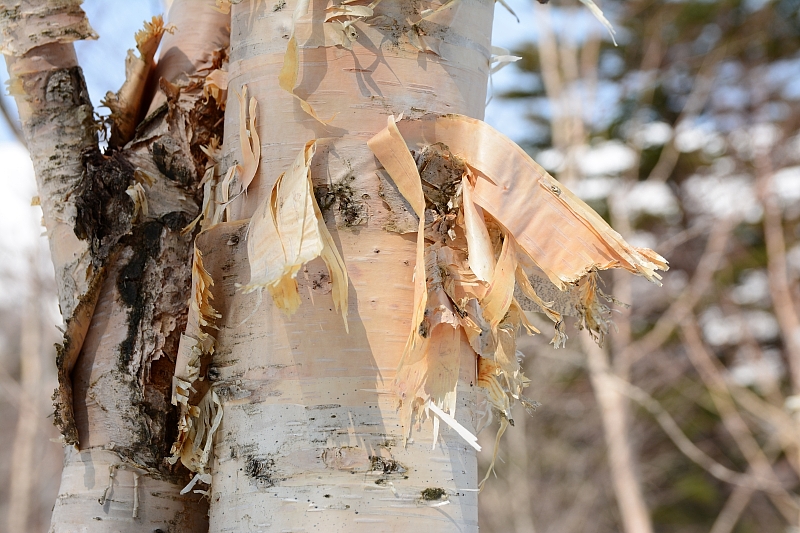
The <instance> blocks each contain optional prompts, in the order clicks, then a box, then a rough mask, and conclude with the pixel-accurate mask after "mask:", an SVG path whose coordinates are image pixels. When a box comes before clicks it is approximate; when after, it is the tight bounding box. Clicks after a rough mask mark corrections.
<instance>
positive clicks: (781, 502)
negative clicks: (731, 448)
mask: <svg viewBox="0 0 800 533" xmlns="http://www.w3.org/2000/svg"><path fill="white" fill-rule="evenodd" d="M681 333H682V336H683V340H684V342H685V344H686V347H687V348H688V349H687V350H686V353H687V355H688V356H689V360H690V361H691V362H692V364H693V365H694V367H695V370H697V373H698V374H699V375H700V379H702V380H703V383H704V384H705V386H706V388H707V389H708V392H709V393H710V395H711V400H712V401H713V402H714V405H715V407H716V409H717V412H718V413H719V415H720V417H721V418H722V424H723V425H724V426H725V429H727V430H728V433H730V435H731V437H733V440H734V442H735V443H736V446H737V447H738V448H739V450H740V451H741V452H742V455H743V456H744V458H745V459H746V460H747V463H748V464H749V465H750V468H752V469H753V472H754V473H755V474H756V475H757V476H758V477H760V478H763V479H770V480H771V482H772V483H773V484H774V485H775V486H780V485H781V482H780V480H779V479H778V477H777V476H776V475H775V472H774V471H773V470H772V465H771V463H770V461H769V459H767V456H766V455H765V454H764V451H763V450H762V449H761V446H760V445H759V444H758V442H757V441H756V439H755V437H753V434H752V432H751V431H750V428H749V427H748V426H747V423H746V422H745V421H744V419H743V418H742V416H741V414H740V413H739V411H738V410H737V409H736V404H735V403H734V401H733V398H732V397H731V394H730V392H729V391H728V387H727V385H726V383H725V379H724V378H723V377H722V374H721V373H720V372H719V371H718V369H717V368H716V366H715V365H714V363H713V358H712V357H711V354H710V353H708V350H707V348H706V345H705V343H704V342H703V340H702V337H701V336H700V328H699V327H698V325H697V322H696V320H695V319H694V317H692V318H689V317H687V318H686V319H685V320H683V321H682V322H681ZM772 500H773V503H775V507H777V508H778V510H779V511H780V512H781V514H783V516H784V518H786V520H787V521H789V523H790V524H792V525H796V522H797V511H798V505H797V502H796V501H795V499H794V497H793V496H792V495H791V494H789V493H788V492H787V491H785V490H784V491H783V494H773V495H772Z"/></svg>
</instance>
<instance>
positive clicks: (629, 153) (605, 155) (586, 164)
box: [578, 140, 636, 176]
mask: <svg viewBox="0 0 800 533" xmlns="http://www.w3.org/2000/svg"><path fill="white" fill-rule="evenodd" d="M634 164H636V153H635V152H634V151H633V149H631V147H629V146H628V145H626V144H623V143H622V142H620V141H616V140H613V141H606V142H602V143H599V144H597V145H595V146H592V147H589V148H588V149H586V150H585V151H584V152H583V153H582V154H580V155H579V156H578V166H579V167H580V169H581V172H583V174H584V175H586V176H609V175H614V174H619V173H621V172H624V171H626V170H629V169H631V168H633V165H634Z"/></svg>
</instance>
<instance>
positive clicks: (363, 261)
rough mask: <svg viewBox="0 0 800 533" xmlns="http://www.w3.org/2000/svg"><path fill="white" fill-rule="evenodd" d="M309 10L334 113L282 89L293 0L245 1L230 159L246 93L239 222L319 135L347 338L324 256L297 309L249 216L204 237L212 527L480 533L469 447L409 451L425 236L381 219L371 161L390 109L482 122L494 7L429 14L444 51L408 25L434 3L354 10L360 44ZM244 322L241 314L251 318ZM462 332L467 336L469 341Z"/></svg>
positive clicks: (468, 374) (471, 365)
mask: <svg viewBox="0 0 800 533" xmlns="http://www.w3.org/2000/svg"><path fill="white" fill-rule="evenodd" d="M312 4H313V5H312V6H311V8H310V12H309V15H308V16H306V17H303V18H301V19H300V21H299V23H298V25H297V28H296V35H297V38H298V43H299V45H300V47H301V50H300V54H299V57H300V75H299V80H300V82H299V85H298V87H296V89H295V93H296V94H298V95H299V96H301V97H302V98H304V99H307V100H308V102H309V103H310V104H311V105H312V106H313V107H314V108H315V110H316V112H317V114H318V115H319V116H320V117H323V118H324V119H328V118H330V117H332V116H334V115H335V118H334V119H333V120H332V121H331V122H330V125H329V126H324V125H322V124H321V123H320V122H318V121H317V120H315V119H314V118H312V117H311V116H309V115H308V114H306V113H305V112H304V111H303V110H302V109H301V107H300V104H299V102H298V101H297V100H296V99H295V98H293V97H292V96H291V95H290V94H288V93H287V92H285V91H283V90H281V89H280V88H279V86H278V74H279V72H280V70H281V67H282V64H283V59H284V53H285V51H286V44H287V37H288V36H289V33H290V32H291V27H292V12H293V10H294V9H295V3H294V2H288V3H287V4H285V6H284V4H283V2H280V3H279V4H276V5H275V6H272V5H266V6H262V7H261V8H259V9H258V10H257V11H256V13H255V14H251V13H250V9H249V5H248V3H247V2H242V3H241V4H238V5H234V6H233V13H232V35H231V59H230V83H229V87H230V90H229V100H228V106H227V109H228V110H229V112H228V113H227V114H226V127H225V131H226V136H225V142H224V147H225V150H226V154H227V156H226V161H227V162H228V163H229V164H232V163H233V162H234V161H235V160H238V161H242V155H241V153H240V152H239V150H238V147H239V145H240V139H239V136H238V131H239V128H238V125H239V124H238V108H239V104H238V101H237V98H236V95H235V94H234V91H235V92H238V93H241V91H242V87H243V85H244V84H247V85H248V91H249V93H250V94H251V95H253V96H254V97H255V98H256V99H257V100H258V101H259V107H258V113H259V114H258V117H257V130H258V134H259V136H260V139H261V150H262V152H261V153H262V158H261V165H260V169H259V173H258V174H257V176H256V178H255V180H254V181H253V183H252V184H251V186H250V188H249V190H248V193H247V195H246V196H243V197H241V200H240V201H237V202H236V203H235V204H234V205H233V207H232V213H233V214H232V217H231V218H232V219H234V220H236V219H246V218H247V217H249V216H250V215H251V214H252V213H253V210H254V209H255V207H256V206H257V205H258V204H259V202H261V201H262V200H263V199H264V198H265V197H266V195H267V194H269V191H270V189H271V187H272V185H273V183H274V182H275V180H276V179H277V178H278V176H279V175H280V174H281V173H282V172H284V171H286V170H287V168H288V167H289V165H290V164H291V163H292V161H293V160H294V159H295V157H296V156H297V153H298V152H299V151H300V150H301V149H302V147H303V146H304V144H305V143H306V142H307V141H309V140H310V139H313V138H317V139H327V140H321V141H320V143H319V145H320V146H319V148H318V151H317V156H316V157H315V159H314V162H313V164H312V178H313V180H314V183H315V185H316V186H318V187H323V188H326V189H325V190H326V191H327V192H329V193H331V194H332V195H333V196H334V198H335V200H336V201H335V202H334V203H333V206H332V207H331V208H330V210H329V211H328V212H327V213H326V218H327V222H328V226H329V229H330V230H331V233H332V234H333V238H334V241H335V242H336V246H337V247H338V248H339V249H340V251H341V252H342V256H343V258H344V261H345V263H346V265H347V272H348V275H349V278H350V282H351V290H350V295H349V300H350V308H349V333H347V332H346V331H345V327H344V324H343V323H342V318H341V315H340V314H339V313H337V312H336V311H335V310H334V308H333V304H332V300H331V296H330V294H329V292H330V288H329V286H328V280H327V279H326V272H327V271H326V270H325V268H324V266H323V265H322V263H321V262H319V261H316V262H312V263H310V264H308V265H307V268H306V269H305V270H304V271H302V272H301V273H300V275H299V276H298V281H299V284H300V293H301V297H302V300H303V301H302V304H301V305H300V309H299V311H298V312H297V313H296V314H295V315H293V316H292V317H290V318H287V317H285V316H284V315H283V314H281V313H280V311H278V310H277V308H276V307H275V306H274V305H273V302H272V301H271V298H270V297H269V295H268V294H267V293H265V294H264V297H263V301H262V302H261V307H260V308H259V309H258V310H257V311H255V312H253V311H254V310H255V309H256V306H257V297H256V295H255V293H251V294H249V295H242V294H241V292H237V290H236V285H235V284H236V283H242V284H244V283H247V281H248V279H249V269H248V264H247V257H246V244H245V242H246V240H245V239H246V236H245V234H244V231H245V229H246V225H245V224H243V223H239V224H237V223H230V224H224V225H222V226H217V227H216V228H213V229H212V230H210V231H209V232H207V233H205V234H203V235H202V236H201V238H200V239H199V240H198V247H199V249H200V250H201V251H202V252H203V257H204V264H205V267H206V268H207V269H208V270H209V272H210V273H211V275H212V277H213V278H214V280H215V282H216V285H215V286H214V287H213V288H212V293H213V294H214V298H215V299H214V301H213V305H214V307H215V308H216V309H217V310H218V311H219V312H220V313H221V314H222V318H221V319H220V320H218V321H217V326H218V327H219V328H220V329H219V332H218V333H217V335H216V336H217V346H216V348H215V350H216V351H215V355H214V360H213V363H212V365H211V368H210V370H209V376H210V378H211V379H213V380H214V382H215V390H216V391H217V393H218V394H219V396H220V398H221V399H222V405H223V410H224V417H223V419H222V426H221V428H220V430H219V432H218V433H217V442H216V445H215V448H214V450H215V461H216V462H215V464H214V465H213V482H212V488H211V514H210V521H211V525H210V530H211V531H251V530H264V531H268V530H269V531H273V530H274V531H289V530H291V531H311V530H315V531H330V532H335V531H348V532H359V531H413V530H420V531H437V532H440V531H441V532H444V531H477V527H478V524H477V480H478V477H477V465H476V458H475V451H474V450H473V449H472V448H471V447H469V446H468V445H467V444H466V443H465V441H463V440H462V439H461V438H460V437H459V436H458V435H457V434H456V433H455V432H453V431H451V430H449V429H447V428H446V426H445V425H444V424H442V428H444V429H442V434H441V436H440V439H439V444H438V445H437V447H436V449H435V450H433V451H431V447H432V437H433V432H432V427H431V423H430V420H429V421H428V422H426V423H424V424H423V425H422V427H421V428H420V429H415V430H414V431H413V434H412V439H410V440H409V442H408V444H407V446H404V445H403V428H402V427H401V424H400V421H399V419H398V416H397V411H396V407H397V399H396V396H394V393H393V390H392V381H393V378H394V373H395V370H396V368H397V365H398V362H399V359H400V356H401V354H402V353H403V347H404V344H405V342H406V339H407V338H408V333H409V328H410V317H411V316H412V296H413V286H412V274H413V269H414V262H415V243H414V239H413V238H408V237H404V236H402V235H398V234H396V233H390V232H387V231H386V230H385V229H384V226H387V225H391V224H390V223H391V222H392V220H393V217H395V216H398V214H396V213H392V212H391V210H390V209H389V208H388V207H387V204H385V203H384V202H383V201H382V200H381V196H380V181H379V179H378V177H377V175H376V173H377V172H378V171H377V168H378V167H377V162H376V160H375V158H374V156H373V155H372V153H371V152H370V150H369V148H368V147H367V144H366V141H367V140H368V139H369V138H370V137H371V136H373V135H374V134H375V133H376V132H378V131H379V130H381V129H382V128H384V127H385V125H386V117H387V115H389V114H392V113H394V114H399V113H405V114H406V116H408V115H412V116H419V115H424V114H426V113H439V114H443V113H462V114H466V115H470V116H474V117H478V118H481V117H482V116H483V109H484V102H485V97H486V81H487V75H488V63H489V57H490V56H489V41H490V29H491V22H492V16H493V9H494V3H493V2H488V1H485V0H464V1H461V2H458V3H455V7H453V8H451V9H445V10H443V11H442V12H441V13H440V14H439V15H437V16H436V17H435V20H431V21H428V22H423V23H422V27H424V28H426V30H425V31H426V32H427V33H428V35H429V36H432V37H433V41H435V42H434V44H435V45H438V50H439V54H438V55H437V54H435V53H431V52H427V53H421V52H419V51H418V50H417V49H416V48H414V47H413V46H412V45H411V44H409V43H408V39H407V37H405V36H404V33H405V32H406V31H408V30H410V29H411V28H410V27H409V25H408V22H407V20H408V19H409V18H412V19H413V17H414V16H415V13H418V12H419V11H422V10H423V9H426V8H428V7H433V8H436V7H438V4H430V5H429V4H428V3H426V2H422V3H419V5H417V4H414V5H413V6H412V4H410V3H406V2H400V1H395V0H385V1H384V2H383V3H381V4H380V5H379V7H378V8H376V15H378V16H380V15H383V18H379V19H378V22H374V23H372V24H371V25H368V24H365V23H357V24H356V25H355V27H356V28H357V30H358V33H359V37H358V40H357V42H355V43H353V49H352V51H351V50H346V49H344V48H342V47H337V46H333V45H332V43H331V42H329V41H326V40H325V30H324V27H323V20H324V17H325V8H326V7H327V5H326V4H325V3H324V2H319V1H316V2H313V3H312ZM249 315H252V316H250V318H249V319H247V320H246V322H245V319H246V318H247V317H248V316H249ZM464 342H465V343H466V340H464ZM464 352H466V353H468V354H469V355H468V356H465V360H464V361H462V364H461V368H462V372H461V376H460V380H459V383H458V388H457V391H458V402H457V410H456V418H457V419H458V420H459V421H460V422H461V424H463V425H464V426H466V427H467V428H470V429H473V430H474V426H475V411H474V409H475V404H476V394H475V389H476V387H475V386H474V385H475V355H474V353H472V352H471V350H470V349H469V348H467V349H466V350H464Z"/></svg>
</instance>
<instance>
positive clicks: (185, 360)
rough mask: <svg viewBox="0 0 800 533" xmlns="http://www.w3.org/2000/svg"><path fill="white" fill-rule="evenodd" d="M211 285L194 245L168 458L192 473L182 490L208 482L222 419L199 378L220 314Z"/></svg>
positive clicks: (212, 396) (213, 397)
mask: <svg viewBox="0 0 800 533" xmlns="http://www.w3.org/2000/svg"><path fill="white" fill-rule="evenodd" d="M213 285H214V280H213V279H212V278H211V275H210V274H209V273H208V271H207V270H206V269H205V267H204V266H203V254H202V252H201V251H200V250H199V249H198V248H197V245H195V250H194V259H193V261H192V296H191V299H190V301H189V318H188V323H187V326H186V333H184V334H182V335H181V341H180V345H179V347H178V356H177V358H176V361H175V375H174V376H173V378H172V405H177V406H179V407H180V418H179V420H178V437H177V440H176V441H175V443H174V444H173V445H172V450H171V453H172V457H170V458H169V459H168V461H169V462H170V463H171V464H175V463H176V462H177V461H178V460H179V459H180V461H181V463H182V464H183V465H184V466H185V467H186V468H188V469H189V470H190V471H192V472H194V473H195V476H194V478H193V479H192V481H191V482H190V483H189V485H187V486H186V488H184V490H183V491H182V492H181V494H184V493H185V492H188V491H189V490H191V489H192V488H193V487H194V486H195V484H196V483H197V482H198V481H200V482H203V483H210V482H211V474H210V472H209V471H208V467H209V464H208V463H209V459H210V457H211V446H212V443H213V440H212V439H213V436H214V433H215V432H216V430H217V428H219V424H220V422H221V421H222V405H221V402H220V400H219V397H218V396H217V394H216V392H214V389H213V388H212V387H210V386H208V384H207V383H204V382H202V381H201V380H200V367H201V364H202V361H203V358H204V357H206V356H211V355H212V354H213V353H214V344H215V338H214V335H213V331H214V330H215V329H216V326H215V325H214V321H215V320H216V319H217V318H220V317H221V315H220V314H219V313H217V311H216V310H215V309H214V307H213V306H212V305H211V300H212V299H213V298H214V297H213V295H212V294H211V287H212V286H213ZM197 397H200V400H199V401H197V404H195V405H193V404H192V400H193V399H196V398H197Z"/></svg>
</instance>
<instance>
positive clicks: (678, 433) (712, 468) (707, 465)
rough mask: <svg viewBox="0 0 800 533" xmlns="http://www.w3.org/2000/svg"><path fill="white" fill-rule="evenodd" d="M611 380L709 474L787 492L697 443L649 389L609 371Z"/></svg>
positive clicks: (757, 487) (765, 488) (766, 490)
mask: <svg viewBox="0 0 800 533" xmlns="http://www.w3.org/2000/svg"><path fill="white" fill-rule="evenodd" d="M609 378H610V379H609V382H610V383H611V384H612V385H613V386H614V387H615V388H616V389H617V390H618V391H619V392H621V393H622V394H624V395H626V396H627V397H629V398H630V399H632V400H633V401H635V402H636V403H638V404H639V405H641V406H642V407H644V408H645V409H646V410H647V411H648V412H649V413H650V414H651V415H653V417H655V419H656V422H658V425H659V426H661V429H663V430H664V433H666V434H667V436H668V437H669V438H670V440H671V441H672V442H673V443H674V444H675V446H677V447H678V449H679V450H680V451H681V452H682V453H683V454H684V455H685V456H686V457H688V458H689V459H691V460H692V461H693V462H694V463H695V464H697V465H698V466H700V467H701V468H703V469H704V470H706V471H707V472H708V473H709V474H711V475H712V476H714V477H715V478H717V479H719V480H720V481H724V482H726V483H731V484H733V485H740V486H742V487H749V488H751V489H754V490H763V491H764V492H768V493H773V494H782V493H784V492H785V490H784V488H783V487H782V486H775V484H774V482H773V481H772V480H769V479H761V478H759V477H756V476H754V475H749V474H742V473H740V472H735V471H733V470H731V469H730V468H728V467H727V466H724V465H722V464H720V463H718V462H717V461H715V460H714V459H713V458H711V457H710V456H709V455H708V454H706V453H705V452H704V451H703V450H701V449H700V448H698V447H697V445H696V444H695V443H693V442H692V441H691V440H690V439H689V437H687V436H686V434H685V433H684V432H683V430H681V428H680V426H678V423H677V422H675V420H674V419H673V418H672V417H671V416H670V415H669V413H668V412H667V411H666V409H664V408H663V407H662V406H661V404H660V403H659V402H658V400H656V399H655V398H653V397H652V396H650V395H649V394H647V393H646V392H645V391H643V390H642V389H640V388H639V387H637V386H636V385H633V384H631V383H628V382H627V381H624V380H622V379H620V378H618V377H616V376H613V375H611V374H609Z"/></svg>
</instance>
